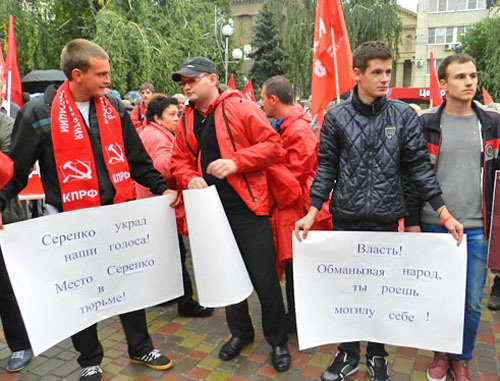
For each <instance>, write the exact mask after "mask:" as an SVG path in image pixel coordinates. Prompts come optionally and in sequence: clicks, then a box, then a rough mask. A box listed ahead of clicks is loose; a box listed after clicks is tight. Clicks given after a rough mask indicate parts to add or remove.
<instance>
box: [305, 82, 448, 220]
mask: <svg viewBox="0 0 500 381" xmlns="http://www.w3.org/2000/svg"><path fill="white" fill-rule="evenodd" d="M318 159H319V166H318V170H317V171H316V177H315V178H314V182H313V184H312V186H311V191H310V192H311V198H312V201H311V205H312V206H315V207H316V208H318V209H321V205H322V204H323V202H325V201H326V200H327V199H328V195H329V194H330V192H331V191H332V190H333V195H332V202H331V204H330V212H331V213H332V216H333V221H334V222H337V223H338V222H340V223H349V224H355V223H356V222H373V223H378V224H392V223H396V222H397V221H398V219H400V218H402V217H403V216H404V214H405V208H406V207H405V200H404V194H403V174H407V175H408V178H409V179H410V181H411V182H413V183H414V184H415V185H416V189H418V192H419V194H420V197H421V198H422V199H423V200H426V201H429V202H430V203H431V205H432V207H433V208H434V209H437V208H439V207H441V206H442V205H444V201H443V199H442V197H441V193H442V192H441V189H440V188H439V185H438V182H437V179H436V175H435V173H434V171H433V170H432V166H431V165H430V163H429V154H428V152H427V148H426V144H425V140H424V137H423V135H422V129H421V124H420V122H419V119H418V117H417V115H416V114H415V112H414V111H413V110H412V109H411V108H410V107H409V106H408V105H407V104H405V103H403V102H400V101H397V100H393V99H387V98H386V97H382V98H379V99H377V100H376V101H375V102H374V103H372V104H370V105H367V104H364V103H363V102H361V100H360V99H359V98H358V96H357V88H355V89H354V93H353V96H352V98H351V99H349V100H347V101H345V102H343V103H341V104H339V105H337V106H335V107H334V108H333V109H332V110H330V111H329V112H327V114H326V116H325V120H324V123H323V126H322V128H321V136H320V143H319V154H318Z"/></svg>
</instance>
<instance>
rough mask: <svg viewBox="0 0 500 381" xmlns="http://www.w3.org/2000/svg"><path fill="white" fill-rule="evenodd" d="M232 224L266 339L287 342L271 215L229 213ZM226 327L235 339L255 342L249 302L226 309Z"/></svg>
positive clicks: (274, 342)
mask: <svg viewBox="0 0 500 381" xmlns="http://www.w3.org/2000/svg"><path fill="white" fill-rule="evenodd" d="M226 215H227V218H228V220H229V225H230V226H231V230H232V231H233V234H234V238H235V239H236V243H237V244H238V247H239V249H240V252H241V255H242V257H243V261H244V262H245V265H246V268H247V270H248V274H249V276H250V280H251V281H252V284H253V287H254V289H255V291H256V293H257V296H258V297H259V301H260V304H261V307H262V326H263V331H264V337H265V338H266V340H267V342H268V343H269V344H270V345H271V346H276V345H283V344H285V343H286V342H287V340H288V334H287V322H286V317H285V307H284V305H283V297H282V295H281V288H280V285H279V281H278V274H277V272H276V267H275V257H276V254H275V252H274V242H273V235H272V231H271V224H270V223H269V217H268V216H256V215H255V214H254V213H253V212H252V211H250V210H249V209H248V208H246V207H245V208H238V209H237V210H226ZM226 319H227V325H228V326H229V330H230V331H231V334H232V335H233V336H236V337H240V338H245V339H247V338H248V339H252V338H253V337H254V329H253V326H252V321H251V319H250V315H249V313H248V303H247V301H246V300H245V301H243V302H240V303H238V304H233V305H231V306H228V307H226Z"/></svg>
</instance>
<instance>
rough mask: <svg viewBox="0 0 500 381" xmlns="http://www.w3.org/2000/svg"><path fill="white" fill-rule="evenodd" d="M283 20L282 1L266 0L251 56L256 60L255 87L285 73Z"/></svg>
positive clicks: (259, 17)
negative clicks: (282, 34)
mask: <svg viewBox="0 0 500 381" xmlns="http://www.w3.org/2000/svg"><path fill="white" fill-rule="evenodd" d="M282 20H283V16H282V12H281V2H280V0H265V1H264V4H263V6H262V8H261V9H260V12H259V15H258V16H257V19H256V25H255V28H254V32H255V34H254V37H253V40H252V47H253V48H254V52H253V53H252V54H251V55H250V58H253V59H254V64H253V66H252V69H251V75H252V76H253V77H254V82H253V83H254V85H261V84H262V83H263V82H264V81H265V80H266V79H267V78H269V77H272V76H274V75H279V74H283V73H284V68H285V62H286V60H285V54H284V50H283V39H282V36H281V28H280V26H281V25H282V24H281V23H282ZM254 87H255V86H254Z"/></svg>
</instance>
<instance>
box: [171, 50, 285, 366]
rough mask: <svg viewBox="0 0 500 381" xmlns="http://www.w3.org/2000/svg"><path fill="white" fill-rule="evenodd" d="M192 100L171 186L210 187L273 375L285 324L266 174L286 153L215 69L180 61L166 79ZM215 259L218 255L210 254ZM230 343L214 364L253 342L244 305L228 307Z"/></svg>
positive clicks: (202, 61) (280, 360) (180, 129)
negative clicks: (258, 313)
mask: <svg viewBox="0 0 500 381" xmlns="http://www.w3.org/2000/svg"><path fill="white" fill-rule="evenodd" d="M172 79H173V80H174V81H175V82H178V83H179V85H180V87H181V88H182V89H183V90H184V94H185V95H186V97H187V98H188V99H189V100H190V104H189V106H188V107H186V110H185V113H184V115H183V116H182V118H181V119H180V120H179V123H178V125H177V133H176V136H175V147H174V152H173V156H172V165H173V171H174V175H175V177H176V180H177V186H180V187H182V188H184V189H201V188H205V187H207V186H208V185H215V186H216V188H217V192H218V193H219V196H220V198H221V201H222V205H223V207H224V211H225V212H226V215H227V218H228V221H229V224H230V226H231V229H232V231H233V234H234V237H235V239H236V243H237V244H238V247H239V249H240V252H241V255H242V257H243V261H244V262H245V265H246V268H247V270H248V273H249V275H250V279H251V280H252V283H253V286H254V289H255V291H256V292H257V295H258V297H259V300H260V303H261V306H262V325H263V329H264V336H265V338H266V340H267V341H268V343H269V344H270V345H271V346H272V355H271V360H272V364H273V366H274V368H275V369H276V370H277V371H278V372H284V371H286V370H288V368H289V367H290V353H289V352H288V348H287V344H286V343H287V339H288V335H287V329H286V328H287V324H286V317H285V308H284V305H283V298H282V296H281V289H280V287H279V282H278V275H277V273H276V270H275V267H274V266H275V252H274V245H273V237H272V230H271V225H270V223H269V195H268V184H267V175H266V168H267V167H269V166H270V165H271V164H273V163H274V162H276V161H277V160H278V159H280V158H282V157H283V155H284V153H285V151H284V150H283V148H282V146H281V139H280V137H279V135H278V134H277V133H276V132H275V131H274V130H273V129H272V127H271V125H270V124H269V122H268V121H267V118H266V116H265V114H264V113H263V112H262V111H261V110H260V109H259V108H258V107H257V106H256V105H254V104H253V103H252V102H250V101H248V100H246V99H244V98H243V96H242V94H241V93H240V92H238V91H230V92H224V93H222V94H221V93H219V90H218V79H217V74H216V69H215V65H214V63H213V62H212V61H210V60H209V59H207V58H202V57H195V58H190V59H188V60H186V61H185V62H184V63H183V64H182V67H181V69H180V70H179V71H177V72H176V73H174V74H173V75H172ZM214 255H216V253H214ZM226 319H227V324H228V326H229V330H230V331H231V335H232V336H231V339H230V340H229V341H228V342H226V343H225V344H224V345H223V346H222V348H221V350H220V352H219V357H220V358H221V359H222V360H224V361H227V360H231V359H232V358H234V357H236V356H237V355H238V354H239V353H240V351H241V350H242V348H243V347H244V346H245V345H248V344H250V343H251V342H252V341H253V339H254V329H253V326H252V321H251V320H250V316H249V314H248V304H247V302H246V300H245V301H243V302H241V303H237V304H234V305H231V306H228V307H226Z"/></svg>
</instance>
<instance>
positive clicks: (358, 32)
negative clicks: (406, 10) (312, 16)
mask: <svg viewBox="0 0 500 381" xmlns="http://www.w3.org/2000/svg"><path fill="white" fill-rule="evenodd" d="M342 9H343V11H344V18H345V22H346V27H347V32H348V34H349V42H350V44H351V48H352V49H355V48H356V47H357V46H359V45H361V44H362V43H363V42H366V41H373V40H377V41H381V42H384V43H385V44H386V45H387V46H388V47H389V49H391V51H392V52H393V55H394V57H396V58H397V56H398V45H399V41H400V39H401V31H402V28H403V27H402V24H401V20H400V19H399V16H398V5H397V3H396V0H342ZM394 61H396V59H395V60H394Z"/></svg>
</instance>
